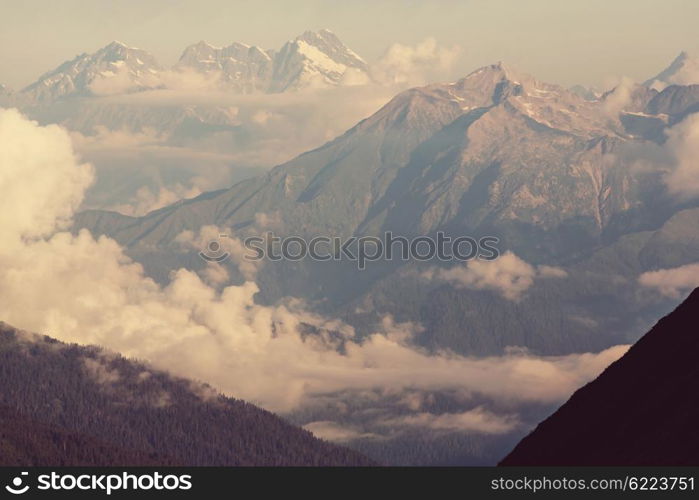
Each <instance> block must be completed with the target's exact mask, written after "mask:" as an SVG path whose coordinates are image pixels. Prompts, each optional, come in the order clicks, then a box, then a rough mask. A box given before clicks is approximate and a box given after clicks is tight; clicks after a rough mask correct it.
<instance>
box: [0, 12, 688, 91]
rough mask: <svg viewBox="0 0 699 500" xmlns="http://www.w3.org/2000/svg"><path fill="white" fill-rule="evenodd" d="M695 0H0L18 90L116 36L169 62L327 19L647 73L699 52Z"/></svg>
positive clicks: (391, 39)
mask: <svg viewBox="0 0 699 500" xmlns="http://www.w3.org/2000/svg"><path fill="white" fill-rule="evenodd" d="M697 19H699V2H696V1H693V0H662V1H661V0H655V1H647V0H613V1H610V0H586V1H584V2H583V1H578V0H568V1H565V2H562V1H556V0H528V1H521V0H488V1H480V0H473V1H469V0H459V1H457V0H432V1H430V2H419V1H415V0H402V1H399V0H384V1H376V0H354V1H351V2H347V1H339V0H338V1H335V0H326V1H319V0H296V1H294V2H290V1H281V0H268V1H264V2H262V1H259V0H258V1H248V0H240V1H235V0H196V1H193V0H148V1H143V0H121V1H118V2H115V1H113V0H62V1H61V2H55V1H52V0H23V1H18V0H0V83H5V84H8V85H9V86H10V87H12V88H15V89H18V88H21V87H23V86H25V85H27V84H29V83H31V82H32V81H34V80H35V79H36V78H37V77H38V76H39V75H40V74H42V73H44V72H46V71H48V70H50V69H53V68H54V67H56V66H57V65H58V64H60V63H61V62H63V61H65V60H67V59H70V58H72V57H74V56H75V55H77V54H79V53H82V52H93V51H95V50H97V49H99V48H100V47H102V46H104V45H106V44H107V43H108V42H110V41H111V40H114V39H116V40H120V41H122V42H124V43H126V44H128V45H132V46H136V47H140V48H143V49H147V50H149V51H151V52H152V53H154V54H155V56H156V57H157V58H158V59H159V61H160V62H161V63H163V64H166V65H169V64H173V63H174V62H175V61H176V60H177V58H178V57H179V55H180V53H181V52H182V50H183V49H184V48H185V47H186V46H187V45H188V44H191V43H194V42H197V41H199V40H202V39H205V40H207V41H209V42H210V43H212V44H215V45H227V44H229V43H231V42H233V41H242V42H245V43H250V44H256V45H260V46H263V47H265V48H277V47H279V46H281V45H282V44H283V43H284V42H285V41H286V40H288V39H291V38H293V37H294V36H296V35H298V34H300V33H301V32H303V31H305V30H307V29H312V30H316V29H320V28H327V29H330V30H331V31H333V32H335V33H336V34H337V35H338V36H339V37H340V38H341V39H342V40H343V41H344V42H345V43H346V44H347V45H348V46H349V47H351V48H352V49H353V50H355V51H356V52H357V53H359V54H360V55H362V56H363V57H364V58H365V59H367V60H368V61H369V62H371V61H373V60H375V59H377V58H378V57H380V56H381V54H382V53H383V52H384V51H385V50H386V48H387V47H388V46H389V45H390V44H392V43H395V42H398V43H403V44H415V43H418V42H419V41H421V40H423V39H425V38H426V37H434V38H436V39H437V41H438V42H439V43H440V44H442V45H445V46H453V45H458V46H459V47H461V52H460V57H459V60H458V64H457V65H455V68H454V72H455V74H454V75H453V76H454V77H459V76H463V75H465V74H467V73H469V72H470V71H472V70H473V69H476V68H477V67H479V66H482V65H485V64H490V63H493V62H496V61H500V60H502V61H505V62H507V63H508V64H510V65H512V66H515V67H517V68H519V69H521V70H524V71H526V72H528V73H531V74H533V75H534V76H536V77H538V78H539V79H541V80H545V81H549V82H553V83H559V84H563V85H572V84H575V83H581V84H584V85H596V86H603V85H604V84H605V82H608V81H609V80H610V79H614V78H618V77H621V76H628V77H631V78H633V79H635V80H644V79H646V78H648V77H650V76H653V75H654V74H656V73H657V72H659V71H660V70H661V69H662V68H664V67H665V66H667V65H668V64H669V62H670V61H671V60H672V59H673V58H674V57H675V56H676V55H677V54H678V53H679V52H680V51H681V50H687V51H689V52H690V53H695V54H696V53H699V37H698V36H696V20H697Z"/></svg>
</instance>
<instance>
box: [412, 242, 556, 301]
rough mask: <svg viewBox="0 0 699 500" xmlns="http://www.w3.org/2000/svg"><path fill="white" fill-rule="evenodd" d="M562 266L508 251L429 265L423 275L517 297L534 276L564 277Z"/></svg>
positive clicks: (515, 299)
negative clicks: (458, 262)
mask: <svg viewBox="0 0 699 500" xmlns="http://www.w3.org/2000/svg"><path fill="white" fill-rule="evenodd" d="M567 275H568V274H567V273H566V271H564V270H563V269H560V268H557V267H552V266H538V267H535V266H533V265H531V264H529V263H528V262H525V261H524V260H522V259H521V258H519V257H517V255H515V254H514V253H512V252H510V251H508V252H505V253H504V254H502V255H501V256H500V257H498V258H497V259H495V260H491V261H488V260H471V261H468V262H467V263H466V264H464V265H459V266H454V267H451V268H449V269H437V268H432V269H429V270H428V271H425V272H424V273H423V277H424V278H426V279H429V280H433V281H443V282H446V283H449V284H451V285H453V286H455V287H457V288H467V289H471V290H493V291H495V292H497V293H499V294H500V295H502V296H503V297H504V298H505V299H507V300H513V301H518V300H520V299H521V298H522V296H523V295H524V293H525V292H526V291H527V290H528V289H529V288H530V287H531V286H532V285H533V284H534V280H535V279H537V278H565V277H566V276H567Z"/></svg>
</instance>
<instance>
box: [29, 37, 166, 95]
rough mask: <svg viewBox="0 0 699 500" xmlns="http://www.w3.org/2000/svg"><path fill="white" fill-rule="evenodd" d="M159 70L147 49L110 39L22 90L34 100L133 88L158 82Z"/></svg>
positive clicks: (116, 91)
mask: <svg viewBox="0 0 699 500" xmlns="http://www.w3.org/2000/svg"><path fill="white" fill-rule="evenodd" d="M160 70H161V67H160V65H159V64H158V62H157V61H156V60H155V57H153V55H151V54H150V53H149V52H147V51H145V50H142V49H137V48H134V47H129V46H127V45H126V44H124V43H122V42H119V41H116V40H115V41H113V42H111V43H109V44H107V45H105V46H104V47H102V48H101V49H99V50H97V51H96V52H94V53H92V54H86V53H84V54H80V55H78V56H76V57H75V58H74V59H72V60H70V61H66V62H64V63H63V64H61V65H60V66H59V67H57V68H56V69H54V70H52V71H49V72H48V73H45V74H44V75H42V76H41V77H40V78H39V79H38V80H37V81H36V82H34V83H33V84H31V85H29V86H28V87H26V88H25V89H23V90H22V94H23V97H24V98H26V99H29V100H32V101H35V102H42V101H53V100H56V99H61V98H66V97H73V96H87V95H104V94H113V93H124V92H132V91H134V90H139V89H144V88H152V87H155V86H157V85H158V82H157V77H156V75H157V73H158V72H159V71H160Z"/></svg>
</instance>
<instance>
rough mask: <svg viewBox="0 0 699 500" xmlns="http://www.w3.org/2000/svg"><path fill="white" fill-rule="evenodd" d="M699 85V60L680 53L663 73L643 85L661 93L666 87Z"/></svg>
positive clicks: (685, 53)
mask: <svg viewBox="0 0 699 500" xmlns="http://www.w3.org/2000/svg"><path fill="white" fill-rule="evenodd" d="M692 84H699V59H697V58H696V57H692V56H691V55H690V54H689V53H687V52H685V51H682V52H680V54H679V55H678V56H677V57H676V58H675V59H674V60H673V61H672V62H671V63H670V65H669V66H668V67H667V68H665V69H664V70H663V71H661V72H660V73H658V74H657V75H656V76H654V77H653V78H650V79H648V80H646V81H645V82H644V83H643V85H645V86H646V87H650V88H652V89H655V90H658V91H661V90H663V89H664V88H665V87H667V86H668V85H692Z"/></svg>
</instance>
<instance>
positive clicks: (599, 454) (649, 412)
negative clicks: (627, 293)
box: [500, 289, 699, 466]
mask: <svg viewBox="0 0 699 500" xmlns="http://www.w3.org/2000/svg"><path fill="white" fill-rule="evenodd" d="M698 321H699V289H696V290H695V291H694V292H693V293H692V294H691V295H690V296H689V298H687V300H685V301H684V302H683V303H682V304H681V305H680V306H679V307H678V308H677V309H675V311H674V312H672V313H671V314H669V315H668V316H666V317H664V318H663V319H661V320H660V321H659V322H658V323H657V324H656V325H655V326H654V327H653V329H652V330H650V332H648V333H647V334H646V335H645V336H644V337H643V338H641V339H640V340H639V341H638V342H637V343H636V344H635V345H634V346H633V347H631V349H630V350H629V351H628V352H627V353H626V354H625V355H624V356H623V357H622V358H621V359H619V360H618V361H616V362H614V363H613V364H612V365H611V366H609V367H608V368H607V369H606V370H605V371H604V372H603V373H602V374H601V375H600V376H599V377H598V378H597V379H595V380H594V381H592V382H590V383H589V384H587V385H586V386H584V387H583V388H581V389H579V390H578V391H576V392H575V394H573V396H572V397H571V398H570V399H569V400H568V401H567V402H566V403H565V404H564V405H563V406H562V407H561V408H559V409H558V410H557V411H556V412H555V413H554V414H553V415H551V416H550V417H549V418H547V419H546V420H544V421H543V422H542V423H541V424H539V425H538V427H537V428H536V429H535V430H534V431H533V432H532V433H531V434H529V435H528V436H527V437H525V438H524V439H523V440H522V441H521V442H520V443H519V444H518V445H517V446H516V447H515V449H514V450H512V452H511V453H510V454H509V455H507V457H505V458H504V459H503V460H502V461H501V462H500V465H517V466H530V465H536V466H541V465H556V466H559V465H561V466H562V465H697V464H699V430H698V429H697V426H696V422H697V420H698V419H699V394H698V393H697V391H695V390H693V388H694V387H696V385H697V381H699V367H698V366H697V363H696V360H697V356H699V335H697V328H696V325H697V322H698Z"/></svg>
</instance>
